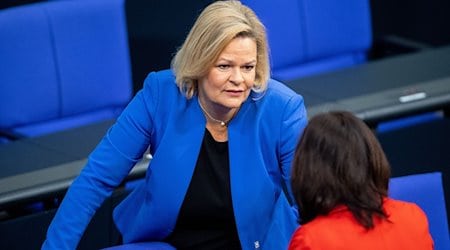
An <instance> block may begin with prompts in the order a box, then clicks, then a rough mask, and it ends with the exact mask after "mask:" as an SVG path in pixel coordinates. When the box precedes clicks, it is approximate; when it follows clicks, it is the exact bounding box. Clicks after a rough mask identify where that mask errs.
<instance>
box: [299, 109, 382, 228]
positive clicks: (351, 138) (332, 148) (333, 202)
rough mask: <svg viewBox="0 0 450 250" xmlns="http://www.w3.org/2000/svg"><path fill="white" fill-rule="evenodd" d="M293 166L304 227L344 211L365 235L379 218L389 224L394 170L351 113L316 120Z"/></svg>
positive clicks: (314, 119) (333, 112)
mask: <svg viewBox="0 0 450 250" xmlns="http://www.w3.org/2000/svg"><path fill="white" fill-rule="evenodd" d="M292 164H293V166H292V188H293V192H294V196H295V199H296V202H297V204H298V205H299V208H300V211H299V212H300V220H299V222H300V223H301V224H304V223H307V222H309V221H311V220H312V219H314V218H315V217H316V216H318V215H326V214H328V213H329V212H330V211H331V210H332V209H333V208H335V207H337V206H339V205H345V206H346V207H347V208H348V209H349V210H350V211H351V213H352V214H353V216H354V217H355V219H356V220H357V221H358V222H359V223H360V224H361V225H362V226H364V227H365V228H366V229H370V228H373V226H374V223H373V219H374V215H376V216H378V217H380V218H383V219H387V214H386V213H385V211H384V210H383V198H384V197H386V196H387V190H388V185H389V178H390V165H389V162H388V160H387V158H386V156H385V154H384V151H383V149H382V147H381V145H380V143H379V142H378V140H377V138H376V136H375V134H374V133H373V131H372V130H371V129H370V128H369V127H368V126H367V125H366V124H365V123H364V122H363V121H362V120H361V119H359V118H358V117H356V116H355V115H353V114H352V113H350V112H347V111H332V112H327V113H321V114H318V115H315V116H314V117H312V118H311V119H310V121H309V123H308V125H307V127H306V128H305V131H304V133H303V136H302V138H301V139H300V141H299V143H298V145H297V148H296V151H295V155H294V160H293V163H292Z"/></svg>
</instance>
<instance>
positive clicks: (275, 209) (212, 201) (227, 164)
mask: <svg viewBox="0 0 450 250" xmlns="http://www.w3.org/2000/svg"><path fill="white" fill-rule="evenodd" d="M306 123H307V116H306V111H305V106H304V103H303V98H302V97H301V96H300V95H299V94H297V93H295V92H293V91H292V90H290V89H288V88H287V87H286V86H285V85H283V84H281V83H280V82H277V81H275V80H271V79H270V71H269V56H268V48H267V39H266V32H265V29H264V26H263V24H262V23H261V22H260V21H259V19H258V18H257V16H256V15H255V13H254V12H253V11H252V10H251V9H249V8H248V7H246V6H244V5H242V4H241V3H240V2H239V1H216V2H214V3H212V4H210V5H209V6H207V7H206V8H205V9H204V10H203V11H202V13H201V14H200V16H199V17H198V19H197V20H196V22H195V24H194V26H193V27H192V29H191V31H190V33H189V34H188V36H187V38H186V40H185V42H184V43H183V45H182V46H181V48H180V49H179V50H178V52H177V54H176V55H175V57H174V58H173V61H172V68H171V69H170V70H163V71H159V72H152V73H150V74H149V76H148V77H147V78H146V80H145V82H144V87H143V89H142V90H141V91H139V92H138V93H137V95H136V96H135V97H134V99H133V100H132V101H131V102H130V103H129V105H128V106H127V108H126V109H125V110H124V112H123V113H122V114H121V116H120V117H119V118H118V120H117V122H116V123H115V124H114V125H113V126H112V127H111V128H110V129H109V131H108V132H107V134H106V135H105V137H104V138H103V139H102V141H101V142H100V144H99V145H98V146H97V148H96V149H95V150H94V151H93V152H92V154H91V155H90V156H89V161H88V163H87V165H86V166H85V167H84V169H83V171H82V172H81V174H80V175H79V177H78V178H77V179H76V180H75V181H74V182H73V184H72V185H71V187H70V188H69V190H68V192H67V194H66V196H65V198H64V200H63V202H62V204H61V206H60V208H59V209H58V212H57V214H56V216H55V218H54V219H53V222H52V223H51V225H50V227H49V229H48V233H47V239H46V241H45V242H44V245H43V249H75V248H76V246H77V244H78V242H79V240H80V237H81V236H82V234H83V232H84V230H85V228H86V226H87V224H88V223H89V220H90V219H91V217H92V215H93V214H94V213H95V211H96V210H97V208H98V207H99V206H100V204H101V203H102V202H103V200H104V199H105V198H106V197H108V196H109V195H110V194H111V193H112V192H113V190H114V188H115V187H117V186H118V185H119V184H120V183H121V182H122V181H123V180H124V178H125V177H126V176H127V174H128V172H129V171H130V170H131V168H132V167H133V165H134V164H135V163H136V162H137V160H138V159H139V158H140V157H141V156H142V154H143V153H144V151H145V150H146V149H147V148H150V152H151V154H152V156H153V159H152V160H151V161H150V164H149V166H148V170H147V174H146V177H145V181H143V182H142V183H140V185H139V186H137V187H136V188H135V189H134V190H133V191H132V192H131V193H130V194H129V195H128V196H127V197H126V198H125V199H124V200H123V201H122V202H121V203H120V204H119V205H118V206H117V208H115V210H114V221H115V224H116V226H117V228H118V230H119V232H120V234H121V236H122V239H123V242H122V243H123V244H127V245H130V244H138V245H141V243H145V242H146V243H148V244H146V245H145V246H146V249H173V247H175V248H177V249H286V248H287V245H288V242H289V239H290V236H291V235H292V233H293V232H294V230H295V228H296V227H297V214H296V210H295V207H293V206H291V204H290V203H289V202H288V200H289V199H290V198H292V193H291V192H290V185H289V183H290V173H291V171H290V167H291V160H292V156H293V154H294V149H295V145H296V144H297V142H298V139H299V137H300V135H301V132H302V130H303V128H304V127H305V126H306ZM151 243H154V244H151ZM152 247H153V248H152Z"/></svg>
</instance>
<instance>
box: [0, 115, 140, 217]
mask: <svg viewBox="0 0 450 250" xmlns="http://www.w3.org/2000/svg"><path fill="white" fill-rule="evenodd" d="M112 123H113V121H106V122H100V123H96V124H93V125H89V126H83V127H79V128H75V129H70V130H67V131H62V132H58V133H55V134H50V135H45V136H41V137H36V138H27V139H23V140H19V141H15V142H11V143H8V144H4V145H0V169H1V171H0V209H1V208H6V207H8V206H12V205H15V204H18V203H23V202H26V201H35V200H39V199H45V198H48V197H52V196H54V195H57V194H60V193H61V192H64V191H65V190H66V189H67V188H68V187H69V185H70V184H71V183H72V181H73V180H74V178H75V177H76V176H77V175H78V174H79V173H80V171H81V169H82V168H83V167H84V165H85V163H86V158H87V156H88V155H89V153H90V152H91V151H92V150H93V149H94V148H95V146H96V145H97V144H98V142H99V141H100V140H101V138H102V137H103V135H104V134H105V133H106V131H107V129H108V128H109V127H110V126H111V125H112ZM147 165H148V161H147V160H144V159H143V160H142V161H141V162H139V163H138V164H136V166H135V167H134V168H133V170H132V171H131V172H130V174H129V176H128V178H129V179H134V178H139V177H142V176H144V174H145V171H146V168H147Z"/></svg>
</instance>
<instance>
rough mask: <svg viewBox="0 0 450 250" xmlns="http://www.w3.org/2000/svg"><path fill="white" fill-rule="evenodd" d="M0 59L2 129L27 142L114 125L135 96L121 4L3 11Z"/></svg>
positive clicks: (95, 0)
mask: <svg viewBox="0 0 450 250" xmlns="http://www.w3.org/2000/svg"><path fill="white" fill-rule="evenodd" d="M0 55H1V60H0V130H2V131H8V132H10V133H12V134H19V135H22V136H25V137H31V136H38V135H42V134H46V133H51V132H55V131H59V130H64V129H68V128H71V127H76V126H81V125H86V124H89V123H92V122H97V121H102V120H106V119H114V118H116V117H117V115H118V114H119V113H120V112H121V110H122V109H123V108H124V106H125V105H126V104H127V103H128V101H129V100H130V98H131V95H132V79H131V66H130V58H129V48H128V36H127V30H126V19H125V10H124V0H92V1H87V0H80V1H45V2H38V3H33V4H26V5H21V6H16V7H11V8H7V9H3V10H0ZM0 136H1V135H0Z"/></svg>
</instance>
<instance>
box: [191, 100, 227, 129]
mask: <svg viewBox="0 0 450 250" xmlns="http://www.w3.org/2000/svg"><path fill="white" fill-rule="evenodd" d="M197 100H198V104H199V105H200V108H201V109H202V110H203V113H204V114H205V115H206V116H207V117H209V119H211V120H213V121H215V122H217V123H219V124H220V126H222V127H225V126H226V125H227V124H228V122H229V121H230V120H231V119H230V120H228V121H222V120H218V119H216V118H214V117H212V116H211V115H210V114H209V113H208V112H207V111H206V109H205V108H204V107H203V105H202V102H201V101H200V98H199V99H197Z"/></svg>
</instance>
